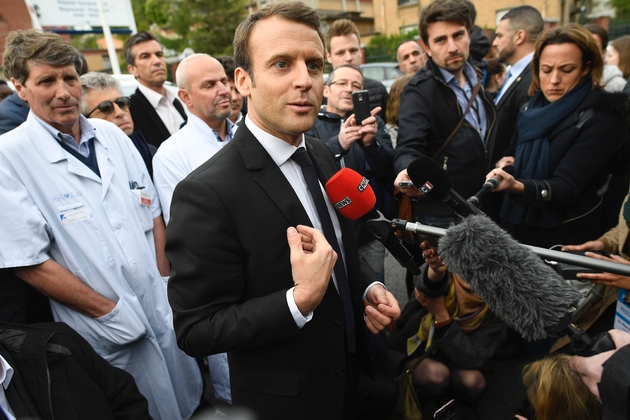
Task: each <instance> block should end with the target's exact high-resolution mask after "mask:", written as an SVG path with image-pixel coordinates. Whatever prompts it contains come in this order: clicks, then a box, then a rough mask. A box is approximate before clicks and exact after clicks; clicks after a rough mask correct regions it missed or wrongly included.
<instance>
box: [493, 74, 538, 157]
mask: <svg viewBox="0 0 630 420" xmlns="http://www.w3.org/2000/svg"><path fill="white" fill-rule="evenodd" d="M531 84H532V63H531V62H530V63H529V64H528V65H527V67H525V68H524V69H523V71H522V72H521V74H520V75H519V76H518V77H517V78H516V80H514V82H513V83H512V84H511V85H510V87H508V89H507V90H506V91H505V93H504V94H503V96H501V100H500V101H499V102H498V103H497V105H496V108H497V127H496V137H495V140H494V143H492V145H491V147H490V149H489V150H488V156H489V159H488V165H490V167H489V169H493V168H494V165H495V163H496V162H497V161H498V160H499V159H501V158H502V157H503V156H505V154H504V153H505V152H506V150H507V149H508V146H509V145H510V142H512V139H513V138H514V134H515V133H516V120H517V118H518V113H519V111H520V110H521V108H522V107H523V105H525V104H526V103H527V101H529V95H528V94H527V91H528V90H529V86H530V85H531ZM508 156H509V155H508Z"/></svg>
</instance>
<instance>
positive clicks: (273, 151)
mask: <svg viewBox="0 0 630 420" xmlns="http://www.w3.org/2000/svg"><path fill="white" fill-rule="evenodd" d="M245 125H246V126H247V128H249V131H251V132H252V134H253V135H254V137H256V139H258V142H259V143H260V144H261V145H262V147H263V148H264V149H265V150H266V151H267V153H269V156H271V159H273V161H274V162H275V163H276V165H278V167H280V166H282V165H283V164H284V163H285V162H286V161H287V160H289V159H291V156H293V153H295V151H296V150H297V147H295V146H293V145H292V144H289V143H287V142H286V141H284V140H282V139H280V138H278V137H275V136H273V135H271V134H269V133H267V132H266V131H264V130H263V129H262V128H260V127H258V126H257V125H256V124H255V123H254V122H253V121H252V120H251V118H249V114H247V116H246V117H245ZM305 145H306V143H305V141H304V134H302V140H301V141H300V145H299V146H298V147H306V146H305Z"/></svg>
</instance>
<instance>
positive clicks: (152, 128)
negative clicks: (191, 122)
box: [130, 89, 188, 147]
mask: <svg viewBox="0 0 630 420" xmlns="http://www.w3.org/2000/svg"><path fill="white" fill-rule="evenodd" d="M130 98H131V108H130V110H131V118H132V119H133V125H134V127H135V129H136V130H140V131H141V132H142V134H143V135H144V137H145V139H146V140H147V143H149V144H152V145H154V146H155V147H160V144H162V142H163V141H164V140H166V139H167V138H169V137H171V133H170V132H169V131H168V129H167V128H166V126H165V125H164V123H163V122H162V119H161V118H160V116H159V115H158V114H157V112H156V111H155V108H153V105H151V103H150V102H149V100H148V99H147V97H146V96H144V95H143V94H142V92H140V89H136V92H135V93H134V94H133V95H131V96H130ZM173 105H175V108H177V111H179V113H180V114H181V116H182V117H183V118H184V120H187V119H188V116H187V115H186V112H185V111H184V107H183V106H182V104H181V102H179V99H175V102H174V103H173Z"/></svg>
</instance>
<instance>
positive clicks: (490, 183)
mask: <svg viewBox="0 0 630 420" xmlns="http://www.w3.org/2000/svg"><path fill="white" fill-rule="evenodd" d="M513 169H514V167H513V166H512V165H509V166H504V167H503V170H504V171H505V172H507V173H509V174H512V170H513ZM501 181H502V179H501V177H499V176H493V177H492V178H488V180H486V182H484V183H483V185H482V186H481V189H480V190H479V191H477V193H476V194H475V195H473V196H472V197H470V198H469V199H468V200H467V201H468V203H469V204H471V205H472V206H475V207H479V203H481V199H482V198H483V197H485V196H486V195H487V194H488V193H489V192H490V191H492V190H494V189H495V188H496V187H498V186H499V184H500V183H501Z"/></svg>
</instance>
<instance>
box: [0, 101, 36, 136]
mask: <svg viewBox="0 0 630 420" xmlns="http://www.w3.org/2000/svg"><path fill="white" fill-rule="evenodd" d="M30 109H31V108H30V107H29V106H28V104H27V103H26V102H24V101H23V100H21V99H20V97H19V96H17V93H14V94H13V95H11V96H9V97H7V98H6V99H5V100H4V101H2V102H0V135H1V134H4V133H7V132H9V131H11V130H13V129H14V128H15V127H17V126H18V125H20V124H22V123H23V122H24V121H26V117H27V116H28V111H30Z"/></svg>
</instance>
